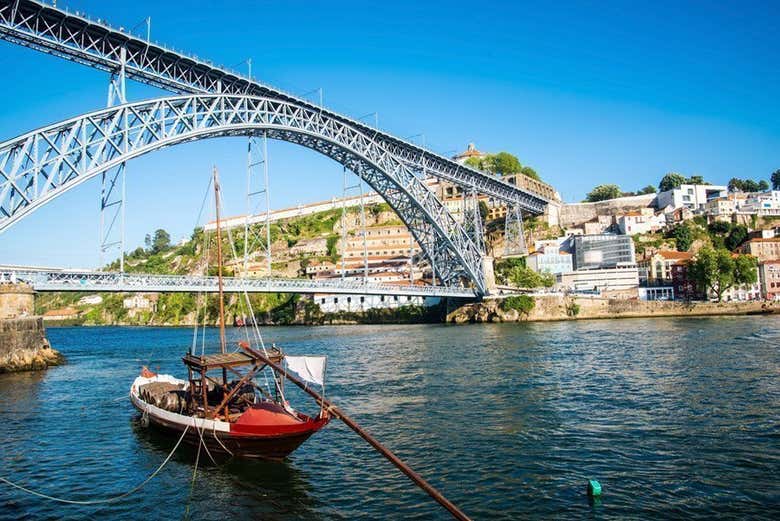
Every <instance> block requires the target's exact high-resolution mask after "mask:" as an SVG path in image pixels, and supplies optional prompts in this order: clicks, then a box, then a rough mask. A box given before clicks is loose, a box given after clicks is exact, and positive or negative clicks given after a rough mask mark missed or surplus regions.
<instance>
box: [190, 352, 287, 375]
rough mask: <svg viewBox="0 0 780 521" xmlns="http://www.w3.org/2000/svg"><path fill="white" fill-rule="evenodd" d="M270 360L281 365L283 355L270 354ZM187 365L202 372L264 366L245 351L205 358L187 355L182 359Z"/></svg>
mask: <svg viewBox="0 0 780 521" xmlns="http://www.w3.org/2000/svg"><path fill="white" fill-rule="evenodd" d="M268 355H269V356H268V358H269V359H270V360H271V361H272V362H274V363H277V364H278V363H279V362H281V361H282V358H283V356H282V354H281V353H279V352H273V351H271V352H269V353H268ZM182 361H183V362H184V364H185V365H187V366H189V367H191V368H192V369H195V370H198V371H200V370H201V369H204V368H205V369H206V370H209V369H215V368H219V367H238V366H242V365H263V363H264V362H263V361H262V360H260V359H259V358H255V357H254V356H252V355H251V354H249V353H246V352H244V351H237V352H235V353H214V354H209V355H203V356H196V355H193V354H190V353H187V354H186V355H184V357H183V358H182Z"/></svg>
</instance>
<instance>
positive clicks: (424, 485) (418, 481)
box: [239, 342, 471, 521]
mask: <svg viewBox="0 0 780 521" xmlns="http://www.w3.org/2000/svg"><path fill="white" fill-rule="evenodd" d="M239 345H240V346H241V347H242V348H243V349H244V350H245V351H247V352H248V353H250V354H251V355H252V356H254V357H256V358H258V359H260V360H261V361H262V362H263V363H265V364H267V365H268V366H269V367H270V368H271V369H273V370H274V371H276V373H277V374H281V375H284V376H285V378H287V379H288V380H290V381H291V382H292V383H294V384H295V385H297V386H298V387H300V388H301V389H303V391H304V392H305V393H307V394H309V395H310V396H311V397H312V398H314V400H315V401H316V402H317V404H318V405H319V406H320V407H323V408H325V409H327V411H328V412H329V413H330V414H332V415H333V416H335V417H336V418H338V419H339V420H341V421H342V422H344V425H346V426H347V427H349V428H350V429H352V430H353V431H355V432H356V433H357V434H358V435H359V436H360V437H361V438H363V439H364V440H366V441H367V442H368V444H369V445H371V446H372V447H374V448H375V449H376V450H377V451H378V452H379V453H380V454H381V455H382V456H384V457H385V458H386V459H387V460H388V461H390V463H392V464H393V465H395V466H396V467H397V468H398V470H400V471H401V472H403V473H404V474H406V476H407V477H408V478H409V479H411V480H412V481H413V482H414V484H415V485H417V486H418V487H420V488H421V489H423V490H424V491H425V492H426V493H427V494H428V495H429V496H431V497H432V498H433V499H435V500H436V501H437V502H438V503H439V504H440V505H441V506H443V507H444V508H445V509H446V510H447V512H449V513H450V514H451V515H452V517H454V518H455V519H459V520H461V521H471V518H470V517H468V516H467V515H466V514H465V513H464V512H463V511H462V510H460V509H459V508H458V507H457V506H455V504H454V503H452V502H451V501H450V500H449V499H447V498H446V497H444V495H443V494H442V493H441V492H439V491H438V490H437V489H436V488H435V487H434V486H433V485H431V484H430V483H428V482H427V481H426V480H425V478H423V477H422V476H420V475H419V474H418V473H417V472H415V471H414V470H412V468H411V467H410V466H409V465H407V464H406V463H405V462H404V461H403V460H402V459H401V458H399V457H398V456H396V455H395V453H394V452H393V451H391V450H390V449H388V448H387V447H385V446H384V445H382V444H381V443H380V442H379V440H377V439H376V438H374V437H373V436H372V435H371V434H369V433H368V432H366V431H365V429H363V428H362V427H360V425H358V424H357V422H355V420H353V419H352V418H350V417H349V416H347V415H346V414H345V413H344V412H343V411H342V410H341V409H339V408H338V407H336V406H335V405H333V403H332V402H331V401H330V400H326V399H325V398H324V397H323V396H322V395H321V394H319V393H318V392H316V391H314V390H312V389H310V388H309V386H307V385H306V384H305V383H303V382H302V381H301V380H300V379H299V378H298V377H296V376H295V375H292V374H290V373H289V372H287V371H286V370H285V369H284V368H282V367H280V366H279V365H277V364H275V363H274V362H272V361H271V360H270V359H269V358H268V357H266V356H265V355H264V354H263V353H261V352H259V351H256V350H254V349H252V348H251V347H249V345H248V344H246V343H245V342H239Z"/></svg>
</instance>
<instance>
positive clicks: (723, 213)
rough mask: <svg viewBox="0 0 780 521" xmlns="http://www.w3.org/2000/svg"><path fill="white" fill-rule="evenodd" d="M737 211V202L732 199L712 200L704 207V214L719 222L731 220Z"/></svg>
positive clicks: (718, 198)
mask: <svg viewBox="0 0 780 521" xmlns="http://www.w3.org/2000/svg"><path fill="white" fill-rule="evenodd" d="M736 210H737V205H736V201H735V200H734V199H733V198H731V197H717V198H715V199H710V200H709V201H707V203H706V204H705V205H704V213H706V214H707V215H709V216H710V217H714V218H715V219H717V220H724V219H730V218H731V216H732V215H734V212H735V211H736Z"/></svg>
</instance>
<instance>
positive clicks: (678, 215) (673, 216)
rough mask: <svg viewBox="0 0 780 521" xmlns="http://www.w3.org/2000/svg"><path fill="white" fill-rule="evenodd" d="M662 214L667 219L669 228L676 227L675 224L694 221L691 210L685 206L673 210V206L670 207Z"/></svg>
mask: <svg viewBox="0 0 780 521" xmlns="http://www.w3.org/2000/svg"><path fill="white" fill-rule="evenodd" d="M662 212H663V214H664V217H665V218H666V225H667V226H674V225H675V224H679V223H681V222H683V221H688V220H690V219H693V212H692V211H691V209H690V208H686V207H684V206H683V207H681V208H672V207H671V206H668V207H666V208H664V209H663V210H662Z"/></svg>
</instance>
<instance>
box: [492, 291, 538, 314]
mask: <svg viewBox="0 0 780 521" xmlns="http://www.w3.org/2000/svg"><path fill="white" fill-rule="evenodd" d="M535 305H536V301H535V300H534V298H533V297H530V296H528V295H517V296H513V297H507V298H505V299H504V300H502V301H501V304H499V307H500V308H501V309H502V310H503V311H509V310H512V309H514V310H516V311H519V312H520V313H522V314H524V315H527V314H528V313H530V312H531V310H532V309H534V306H535Z"/></svg>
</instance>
